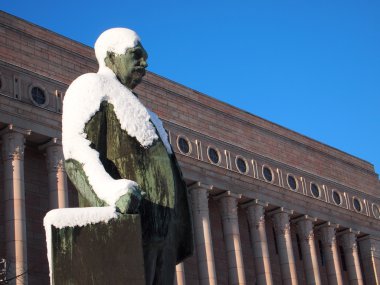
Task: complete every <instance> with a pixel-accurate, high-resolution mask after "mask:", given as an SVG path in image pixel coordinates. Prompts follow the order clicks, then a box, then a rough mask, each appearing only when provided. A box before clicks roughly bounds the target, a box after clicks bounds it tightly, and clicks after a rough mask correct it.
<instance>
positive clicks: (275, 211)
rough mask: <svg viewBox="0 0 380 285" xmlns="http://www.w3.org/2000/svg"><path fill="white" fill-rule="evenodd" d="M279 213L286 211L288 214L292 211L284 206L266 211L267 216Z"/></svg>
mask: <svg viewBox="0 0 380 285" xmlns="http://www.w3.org/2000/svg"><path fill="white" fill-rule="evenodd" d="M279 213H286V214H289V215H293V213H294V211H293V210H290V209H286V208H284V207H279V208H277V209H274V210H272V211H269V212H268V216H273V215H276V214H279Z"/></svg>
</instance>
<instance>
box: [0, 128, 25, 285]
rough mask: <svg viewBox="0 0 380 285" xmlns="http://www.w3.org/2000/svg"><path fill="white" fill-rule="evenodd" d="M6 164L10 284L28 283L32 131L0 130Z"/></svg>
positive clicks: (7, 244)
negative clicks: (27, 183)
mask: <svg viewBox="0 0 380 285" xmlns="http://www.w3.org/2000/svg"><path fill="white" fill-rule="evenodd" d="M0 134H1V138H2V155H3V163H4V193H5V194H4V199H5V201H4V202H5V230H6V240H5V247H6V248H5V250H6V260H7V263H8V266H7V267H8V268H9V272H8V273H7V278H8V279H10V278H14V277H15V276H19V277H18V278H16V279H14V283H11V284H17V285H18V284H28V273H27V268H28V267H27V264H28V259H27V239H26V217H25V188H24V142H25V137H24V136H25V135H29V134H30V131H26V130H22V129H19V128H16V127H14V126H12V125H9V126H8V127H7V128H6V129H5V130H3V131H1V133H0Z"/></svg>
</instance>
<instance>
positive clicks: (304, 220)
mask: <svg viewBox="0 0 380 285" xmlns="http://www.w3.org/2000/svg"><path fill="white" fill-rule="evenodd" d="M315 221H316V219H315V218H311V217H309V216H308V215H304V216H302V217H299V218H297V219H295V220H294V222H295V223H296V224H297V231H298V235H299V237H300V243H301V251H302V256H303V264H304V271H305V276H306V284H310V285H312V284H313V285H314V284H321V277H320V275H319V266H318V259H317V251H316V249H315V241H314V229H313V222H315Z"/></svg>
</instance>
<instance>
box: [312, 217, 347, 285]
mask: <svg viewBox="0 0 380 285" xmlns="http://www.w3.org/2000/svg"><path fill="white" fill-rule="evenodd" d="M317 228H318V229H319V231H320V233H321V242H322V250H323V252H324V254H325V261H326V266H325V267H326V271H327V280H328V282H329V285H343V279H342V272H341V269H340V259H339V254H338V248H337V245H336V233H335V231H336V229H337V228H338V225H337V224H332V223H330V222H326V223H323V224H322V225H320V226H318V227H317Z"/></svg>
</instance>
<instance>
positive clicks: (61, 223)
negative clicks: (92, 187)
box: [44, 207, 144, 285]
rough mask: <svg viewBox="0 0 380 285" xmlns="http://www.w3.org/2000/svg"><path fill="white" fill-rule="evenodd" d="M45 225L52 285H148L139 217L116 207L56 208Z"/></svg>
mask: <svg viewBox="0 0 380 285" xmlns="http://www.w3.org/2000/svg"><path fill="white" fill-rule="evenodd" d="M44 226H45V231H46V241H47V249H48V260H49V269H50V282H51V284H55V285H58V284H91V282H90V281H91V280H92V279H96V280H97V284H103V283H98V282H101V280H114V282H116V283H117V282H119V281H123V282H124V281H131V282H132V281H133V282H132V283H130V284H144V262H143V254H142V244H141V228H140V218H139V216H138V215H120V214H118V213H117V212H116V211H115V208H114V207H89V208H66V209H55V210H52V211H50V212H49V213H48V214H47V215H46V216H45V218H44ZM111 273H112V275H113V276H107V275H110V274H111ZM89 280H90V281H89ZM88 282H90V283H88ZM116 283H113V284H116ZM109 284H111V283H109ZM126 284H129V283H128V282H127V283H126Z"/></svg>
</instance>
